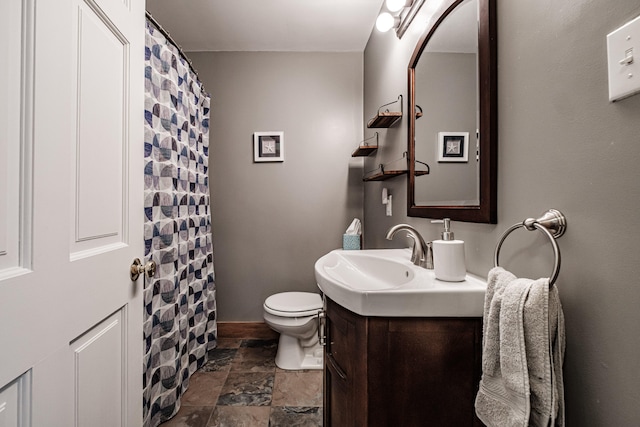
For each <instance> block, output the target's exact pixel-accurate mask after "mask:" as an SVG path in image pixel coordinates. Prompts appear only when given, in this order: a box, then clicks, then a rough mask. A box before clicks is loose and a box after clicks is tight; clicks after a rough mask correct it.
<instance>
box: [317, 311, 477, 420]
mask: <svg viewBox="0 0 640 427" xmlns="http://www.w3.org/2000/svg"><path fill="white" fill-rule="evenodd" d="M325 320H326V323H325V334H326V346H325V353H324V356H325V357H324V361H325V362H324V363H325V368H324V390H325V392H324V425H325V427H330V426H333V427H348V426H357V427H364V426H367V427H374V426H384V427H387V426H399V427H405V426H437V427H447V426H451V427H463V426H482V425H483V424H482V423H481V422H480V420H478V419H477V418H476V416H475V411H474V406H473V404H474V400H475V395H476V391H477V387H478V383H479V381H480V374H481V351H482V348H481V343H482V319H481V318H415V317H404V318H402V317H364V316H360V315H358V314H355V313H353V312H351V311H349V310H347V309H345V308H343V307H341V306H340V305H338V304H336V303H335V302H333V301H332V300H330V299H328V298H327V300H326V319H325Z"/></svg>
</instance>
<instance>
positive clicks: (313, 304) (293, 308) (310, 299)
mask: <svg viewBox="0 0 640 427" xmlns="http://www.w3.org/2000/svg"><path fill="white" fill-rule="evenodd" d="M264 305H265V306H266V307H268V308H270V309H272V310H275V311H280V312H285V313H298V312H304V311H312V310H320V309H321V308H322V298H321V297H320V295H318V294H314V293H311V292H282V293H279V294H274V295H271V296H270V297H269V298H267V299H266V300H265V302H264Z"/></svg>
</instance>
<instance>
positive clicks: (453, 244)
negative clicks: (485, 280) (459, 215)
mask: <svg viewBox="0 0 640 427" xmlns="http://www.w3.org/2000/svg"><path fill="white" fill-rule="evenodd" d="M431 222H432V223H438V224H444V231H443V232H442V234H441V237H442V238H441V240H434V241H433V272H434V273H435V275H436V279H439V280H444V281H446V282H462V281H463V280H464V279H465V276H466V275H467V267H466V263H465V259H464V242H463V241H462V240H455V239H454V238H453V232H452V231H451V220H450V219H449V218H445V219H439V220H434V221H431Z"/></svg>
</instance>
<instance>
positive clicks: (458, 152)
mask: <svg viewBox="0 0 640 427" xmlns="http://www.w3.org/2000/svg"><path fill="white" fill-rule="evenodd" d="M468 161H469V132H438V162H468Z"/></svg>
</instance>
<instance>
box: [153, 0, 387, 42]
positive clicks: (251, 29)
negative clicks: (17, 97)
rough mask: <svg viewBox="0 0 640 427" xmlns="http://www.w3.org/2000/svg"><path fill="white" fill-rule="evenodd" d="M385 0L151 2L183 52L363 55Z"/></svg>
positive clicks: (154, 15) (161, 0) (163, 0)
mask: <svg viewBox="0 0 640 427" xmlns="http://www.w3.org/2000/svg"><path fill="white" fill-rule="evenodd" d="M382 3H383V0H147V10H148V11H149V12H150V13H151V15H152V16H153V17H154V18H155V20H156V21H158V22H159V23H160V25H162V26H163V27H164V29H165V30H167V31H168V32H169V33H170V34H171V36H172V38H173V39H174V40H175V41H176V43H178V44H179V45H180V46H181V47H182V49H183V50H185V51H282V52H288V51H291V52H353V51H356V52H362V51H364V48H365V46H366V44H367V41H368V40H369V35H370V34H371V30H372V29H373V27H374V24H375V20H376V18H377V16H378V13H379V12H380V9H381V7H382Z"/></svg>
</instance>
